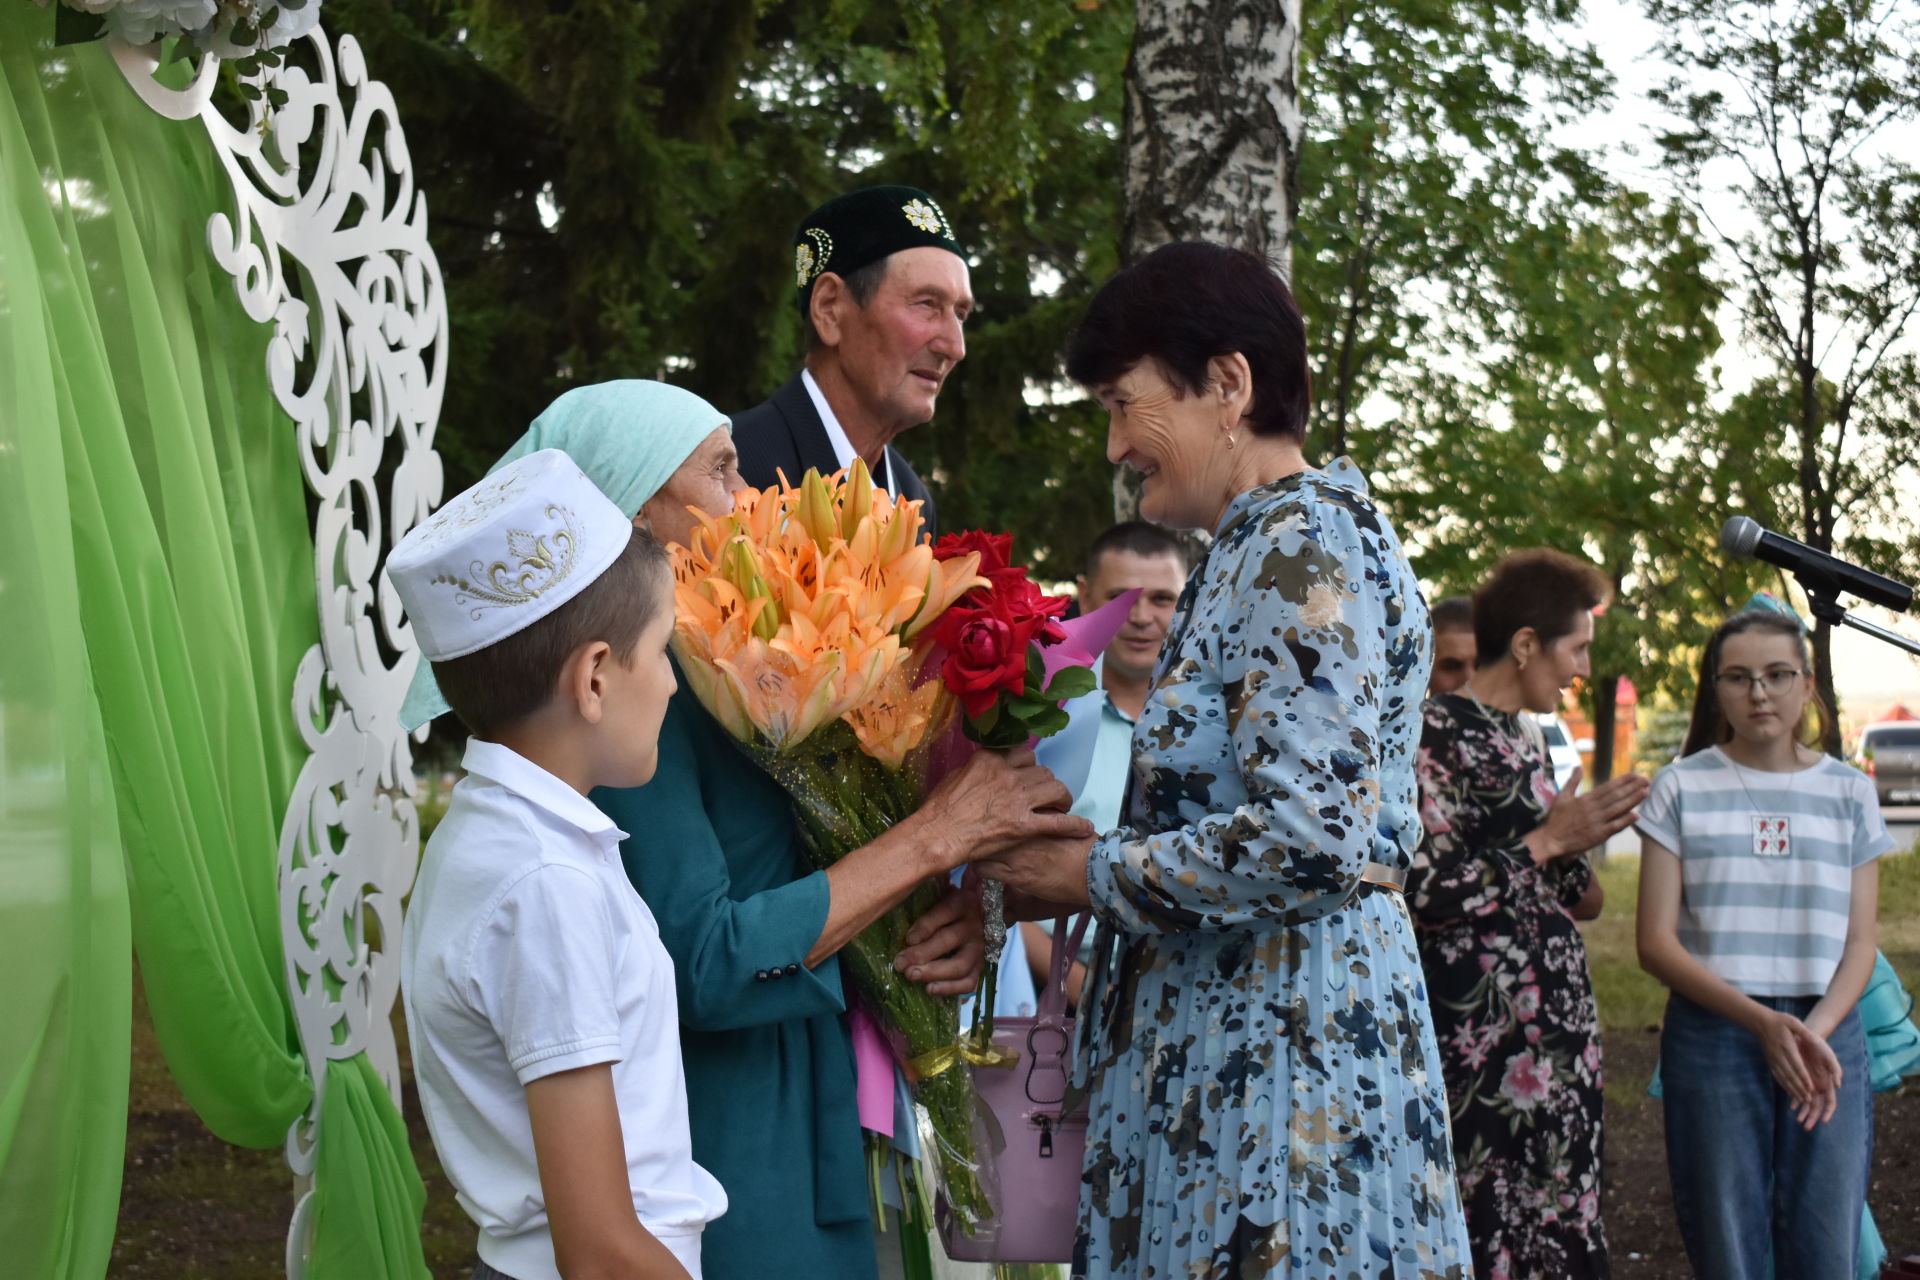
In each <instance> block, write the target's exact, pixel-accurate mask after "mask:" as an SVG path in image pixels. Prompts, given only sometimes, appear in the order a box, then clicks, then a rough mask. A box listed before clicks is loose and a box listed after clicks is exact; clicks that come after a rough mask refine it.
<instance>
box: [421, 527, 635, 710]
mask: <svg viewBox="0 0 1920 1280" xmlns="http://www.w3.org/2000/svg"><path fill="white" fill-rule="evenodd" d="M670 578H671V570H670V569H669V567H668V565H667V551H666V548H665V547H663V546H661V545H660V543H659V542H658V541H657V540H656V539H655V538H654V536H653V535H652V534H650V533H648V532H647V531H646V530H644V529H635V530H634V531H633V536H632V537H631V539H629V541H628V542H627V545H626V547H625V548H623V549H622V550H621V552H620V554H619V556H618V557H616V558H615V559H614V562H613V563H612V564H610V565H608V566H607V570H606V572H604V573H602V574H601V575H600V576H599V577H598V578H596V579H594V581H593V583H592V584H591V585H590V586H588V587H587V588H586V589H585V590H584V591H582V592H581V593H580V594H579V595H577V596H575V597H574V598H573V599H571V600H569V601H567V602H566V603H565V604H563V605H561V606H560V607H559V608H558V609H555V610H554V611H553V612H552V613H550V614H548V615H547V616H546V617H544V618H542V619H540V620H539V621H538V622H536V623H534V624H533V625H531V626H529V627H526V628H524V629H523V630H520V631H516V632H514V633H513V634H512V635H510V636H508V637H507V638H506V639H504V640H501V641H499V642H497V643H495V644H490V645H488V646H487V647H486V648H484V649H480V650H477V651H476V652H473V653H469V654H467V655H466V656H465V657H461V658H453V659H450V660H448V661H446V662H436V663H434V664H433V678H434V680H435V682H436V683H438V684H439V686H440V693H441V694H442V696H444V697H445V698H446V700H447V705H448V706H449V707H452V708H453V713H454V714H455V715H457V716H459V717H460V722H461V723H462V724H464V725H466V726H467V732H468V733H471V734H473V735H474V736H475V737H478V738H489V737H492V736H493V735H495V734H497V733H499V732H501V731H502V730H504V729H510V728H512V727H513V726H514V725H515V724H518V723H519V722H520V721H522V720H524V719H526V718H527V717H528V716H530V715H532V714H533V713H534V712H536V711H538V710H540V709H541V708H542V707H544V706H546V705H547V702H548V701H549V700H550V699H551V698H552V697H553V696H554V692H555V689H556V687H557V686H558V683H559V680H560V669H561V668H562V667H563V666H565V665H566V662H567V659H568V658H570V657H572V656H573V655H574V653H576V652H577V651H578V650H579V649H580V647H581V646H582V645H586V644H592V643H593V642H594V641H596V640H604V641H606V642H607V646H608V647H609V648H611V649H612V650H613V651H614V653H615V654H617V655H619V658H620V660H621V661H622V662H625V661H627V659H628V658H629V657H630V656H631V655H632V653H633V648H634V646H635V645H636V644H638V643H639V640H640V633H641V632H642V631H645V630H646V629H647V626H648V624H649V623H651V622H652V621H653V619H654V614H655V613H656V611H657V610H656V604H655V602H656V599H657V595H658V588H659V585H660V583H661V582H662V581H666V580H670Z"/></svg>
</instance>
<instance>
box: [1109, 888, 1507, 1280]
mask: <svg viewBox="0 0 1920 1280" xmlns="http://www.w3.org/2000/svg"><path fill="white" fill-rule="evenodd" d="M1109 981H1110V988H1109V990H1108V991H1107V992H1106V993H1105V995H1104V998H1103V999H1102V1001H1101V1006H1102V1008H1101V1011H1100V1012H1098V1013H1094V1014H1093V1015H1092V1016H1094V1017H1095V1018H1096V1019H1098V1021H1097V1022H1096V1023H1095V1024H1094V1025H1093V1026H1091V1027H1089V1029H1088V1030H1089V1038H1088V1045H1089V1052H1090V1054H1091V1060H1090V1063H1089V1072H1090V1074H1089V1077H1088V1084H1089V1112H1090V1115H1089V1126H1088V1135H1087V1158H1086V1164H1085V1167H1084V1173H1083V1185H1082V1188H1081V1196H1080V1230H1079V1241H1078V1244H1077V1247H1076V1257H1075V1261H1074V1267H1073V1275H1074V1277H1075V1280H1108V1278H1109V1277H1113V1278H1116V1280H1117V1278H1120V1277H1125V1278H1126V1280H1264V1278H1266V1277H1283V1276H1284V1277H1313V1278H1314V1280H1381V1278H1385V1277H1391V1278H1393V1280H1402V1278H1405V1280H1414V1278H1416V1277H1418V1278H1421V1280H1426V1278H1429V1277H1432V1278H1441V1277H1444V1278H1445V1280H1468V1277H1470V1276H1471V1275H1472V1263H1471V1256H1472V1255H1471V1251H1470V1249H1469V1247H1468V1244H1467V1237H1466V1227H1465V1223H1464V1220H1463V1218H1462V1216H1461V1210H1460V1202H1459V1197H1458V1192H1457V1189H1456V1187H1455V1184H1454V1176H1453V1159H1452V1153H1451V1148H1450V1142H1449V1138H1448V1132H1447V1099H1446V1087H1445V1083H1444V1078H1443V1076H1442V1074H1441V1067H1440V1058H1439V1054H1438V1052H1437V1050H1436V1047H1435V1043H1434V1036H1433V1029H1432V1024H1431V1020H1430V1018H1429V1015H1428V1009H1427V997H1426V991H1425V987H1424V982H1423V979H1422V976H1421V970H1420V960H1419V955H1418V952H1417V950H1416V949H1415V946H1414V937H1413V924H1412V921H1411V920H1410V919H1409V918H1408V916H1407V913H1406V909H1405V907H1404V906H1403V905H1402V903H1401V901H1400V899H1399V897H1398V896H1397V895H1395V894H1392V893H1389V892H1385V891H1380V890H1375V889H1372V888H1371V887H1368V888H1363V890H1362V892H1361V893H1360V894H1359V895H1358V896H1356V897H1355V898H1354V899H1353V900H1352V901H1351V902H1349V903H1348V904H1347V905H1346V906H1344V907H1342V908H1340V909H1339V910H1337V911H1335V912H1333V913H1332V914H1331V915H1328V916H1326V917H1323V918H1321V919H1319V920H1314V921H1309V922H1306V923H1304V924H1299V925H1291V926H1274V927H1271V928H1264V929H1240V930H1231V931H1217V932H1192V933H1180V934H1157V935H1148V936H1139V937H1134V938H1130V939H1128V940H1127V943H1126V945H1125V948H1124V950H1123V952H1122V955H1121V958H1120V960H1119V961H1118V963H1117V965H1116V966H1115V968H1114V971H1113V973H1112V974H1111V976H1110V980H1109Z"/></svg>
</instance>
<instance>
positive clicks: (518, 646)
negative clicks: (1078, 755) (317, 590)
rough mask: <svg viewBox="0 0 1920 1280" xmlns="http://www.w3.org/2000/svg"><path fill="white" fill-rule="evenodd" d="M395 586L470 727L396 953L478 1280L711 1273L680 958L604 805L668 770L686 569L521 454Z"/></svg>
mask: <svg viewBox="0 0 1920 1280" xmlns="http://www.w3.org/2000/svg"><path fill="white" fill-rule="evenodd" d="M387 574H388V576H389V578H391V580H392V582H393V586H394V590H395V591H397V592H398V593H399V595H400V599H401V601H402V602H403V603H404V604H405V605H406V607H407V614H408V617H409V618H410V619H411V621H412V623H413V629H414V634H415V635H416V636H417V637H418V639H419V641H420V649H421V653H422V654H423V655H424V656H425V657H426V658H427V659H429V660H431V661H432V663H433V674H434V677H435V679H436V680H437V681H438V683H439V686H440V690H441V692H442V693H443V694H444V695H445V697H446V700H447V702H448V703H449V704H451V706H452V708H453V710H454V712H455V713H456V714H457V715H459V717H460V719H461V720H462V721H464V722H465V723H466V726H467V728H468V730H469V731H471V733H472V735H473V736H472V739H471V741H470V742H469V743H468V746H467V754H466V759H465V761H464V765H465V768H466V771H467V777H466V778H465V779H464V780H462V781H461V783H460V784H459V785H458V786H457V787H455V788H454V792H453V800H452V802H451V804H450V805H449V807H448V809H447V814H446V817H445V818H443V819H442V820H441V822H440V825H439V827H438V828H436V829H435V831H434V833H433V838H432V839H431V840H429V841H428V842H427V848H426V852H425V854H424V855H423V856H422V859H421V865H420V876H419V880H418V882H417V883H416V885H415V887H414V891H413V901H412V906H411V908H410V909H409V911H408V913H407V918H406V927H405V930H404V936H403V939H402V942H401V948H400V975H401V982H402V984H403V985H404V987H405V990H406V1008H407V1030H408V1034H409V1036H410V1038H411V1041H412V1048H413V1062H414V1071H415V1076H416V1079H417V1081H418V1084H419V1089H420V1100H421V1105H422V1108H423V1109H424V1110H425V1112H426V1117H427V1127H428V1129H429V1130H431V1132H432V1134H433V1143H434V1146H435V1147H436V1148H437V1149H438V1151H439V1153H440V1158H441V1162H442V1164H444V1166H445V1167H446V1171H447V1174H448V1176H449V1177H450V1178H451V1179H452V1181H453V1184H454V1188H455V1190H456V1191H457V1192H458V1193H459V1199H460V1205H461V1207H462V1208H464V1209H465V1210H466V1211H467V1214H468V1216H470V1217H471V1218H473V1220H474V1222H475V1223H476V1224H477V1225H478V1227H479V1241H478V1247H479V1253H480V1266H479V1268H478V1269H477V1270H476V1271H475V1273H474V1275H475V1277H476V1280H495V1278H497V1277H507V1278H509V1280H560V1277H561V1276H562V1275H563V1274H565V1275H581V1274H594V1275H601V1274H605V1275H619V1276H633V1277H646V1278H647V1280H700V1233H701V1230H702V1228H703V1227H704V1226H705V1224H707V1223H708V1222H711V1221H712V1220H713V1219H715V1218H717V1217H719V1216H720V1215H721V1214H722V1213H723V1212H725V1211H726V1205H727V1200H726V1194H725V1192H723V1191H722V1190H721V1189H720V1185H719V1183H717V1182H715V1181H714V1179H713V1178H712V1177H711V1176H710V1175H709V1174H708V1173H707V1171H706V1170H704V1169H702V1168H701V1167H700V1166H699V1165H697V1164H695V1163H694V1161H693V1154H692V1144H691V1142H690V1140H689V1137H688V1132H687V1101H686V1080H685V1077H684V1075H683V1073H682V1069H681V1065H680V1039H679V1011H678V1008H677V1005H676V1000H675V995H674V978H673V962H672V960H671V959H669V957H668V955H667V953H666V950H665V949H664V948H663V947H662V946H661V944H660V935H659V930H658V928H657V927H656V925H655V923H654V919H653V916H652V914H651V913H650V912H649V911H648V910H647V908H646V906H645V904H643V903H642V902H641V900H640V898H639V895H637V894H636V893H635V892H634V891H633V888H632V886H631V884H629V882H628V880H627V877H626V873H625V871H624V870H623V869H622V867H621V863H620V842H621V841H622V840H624V839H626V838H627V836H626V833H625V832H623V831H621V830H620V829H619V828H618V827H616V826H615V825H614V824H613V823H612V821H611V820H609V819H608V818H607V817H606V816H605V815H603V814H602V813H601V812H600V810H599V809H598V808H596V807H595V806H594V805H593V804H592V803H591V802H589V801H588V799H587V792H589V791H591V790H592V789H593V788H595V787H602V786H606V787H633V786H639V785H641V784H642V783H645V782H646V781H647V780H648V779H649V778H651V777H652V776H653V772H654V764H655V760H656V756H657V751H658V739H659V732H660V721H661V717H662V716H663V715H664V714H665V712H666V706H667V700H668V698H669V697H671V696H672V694H673V691H674V687H675V682H674V675H673V668H672V665H671V664H670V663H669V661H668V658H667V639H668V636H669V634H670V633H671V631H672V628H673V596H672V580H671V575H670V573H669V570H668V568H667V560H666V554H665V552H664V551H663V550H662V549H661V547H660V545H659V544H658V543H657V542H655V541H654V540H653V539H652V538H651V537H649V536H648V535H647V534H645V533H643V532H640V531H638V530H635V529H634V528H633V526H632V524H631V522H630V521H629V520H628V518H627V517H626V516H625V515H623V514H622V513H621V511H620V509H619V508H618V507H616V506H614V505H613V503H611V502H610V501H608V500H607V498H605V497H604V496H603V495H602V494H601V493H600V491H599V490H598V489H597V488H595V486H594V485H593V483H592V481H590V480H588V479H587V477H586V476H584V475H583V474H581V472H580V468H579V467H578V466H577V465H576V464H575V463H574V462H573V461H572V460H571V459H570V458H568V457H567V456H566V455H565V454H563V453H561V452H559V451H558V450H553V449H547V450H542V451H541V452H538V453H533V454H529V455H528V456H526V457H524V458H521V459H519V460H518V461H515V462H513V463H511V464H509V465H508V466H505V467H502V468H501V469H500V470H498V471H496V472H494V473H493V474H492V475H490V476H488V477H487V478H486V479H485V480H483V481H482V482H480V483H479V484H478V485H475V486H474V487H473V488H471V489H469V490H467V491H466V492H465V493H463V494H461V495H460V496H458V497H457V498H455V499H453V501H451V502H449V503H447V504H446V506H444V507H442V508H441V509H440V510H439V512H437V513H436V514H435V515H434V516H433V517H432V518H431V519H429V520H428V521H426V523H424V524H422V525H421V526H420V527H419V528H417V529H415V530H413V531H412V532H411V533H409V534H408V535H407V536H406V537H404V538H402V539H401V540H400V543H399V545H398V546H396V547H395V548H394V550H393V553H392V555H390V556H389V557H388V559H387Z"/></svg>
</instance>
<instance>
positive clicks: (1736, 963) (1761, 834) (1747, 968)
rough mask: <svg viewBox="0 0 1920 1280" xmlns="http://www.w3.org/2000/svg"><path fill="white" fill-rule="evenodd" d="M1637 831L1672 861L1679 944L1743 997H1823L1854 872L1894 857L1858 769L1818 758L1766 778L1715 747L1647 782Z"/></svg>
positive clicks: (1841, 938)
mask: <svg viewBox="0 0 1920 1280" xmlns="http://www.w3.org/2000/svg"><path fill="white" fill-rule="evenodd" d="M1743 784H1744V785H1743ZM1638 828H1639V831H1640V834H1641V835H1643V836H1646V837H1648V838H1649V839H1652V840H1654V841H1657V842H1658V843H1659V844H1661V845H1663V846H1665V847H1666V848H1668V849H1670V850H1672V851H1673V852H1674V853H1675V854H1677V855H1679V858H1680V872H1681V877H1682V882H1683V888H1682V892H1681V897H1680V920H1679V935H1680V945H1681V946H1683V947H1685V948H1686V949H1687V951H1688V953H1689V954H1690V955H1692V956H1693V957H1694V958H1695V959H1696V960H1698V961H1700V963H1702V964H1704V965H1705V966H1706V967H1707V968H1708V969H1709V970H1711V971H1712V972H1713V973H1714V974H1716V975H1717V976H1719V977H1720V978H1722V979H1724V980H1725V981H1726V982H1727V983H1728V984H1729V985H1731V986H1732V987H1734V988H1735V989H1737V990H1739V991H1741V992H1744V993H1745V994H1747V995H1750V996H1818V995H1824V994H1825V993H1826V990H1827V984H1828V983H1830V982H1832V981H1833V974H1834V970H1835V969H1837V968H1839V966H1840V953H1841V951H1842V950H1844V949H1845V947H1846V941H1847V908H1848V904H1849V903H1850V902H1851V901H1852V897H1853V872H1854V868H1856V867H1860V866H1864V865H1865V864H1867V863H1868V862H1871V861H1872V860H1873V859H1875V858H1877V857H1879V856H1880V855H1881V854H1883V853H1885V852H1886V851H1887V850H1888V849H1890V848H1892V847H1893V838H1892V837H1891V836H1889V835H1888V834H1887V824H1886V822H1885V821H1884V820H1882V818H1881V817H1880V806H1879V803H1878V802H1877V800H1876V798H1875V796H1874V793H1873V783H1872V782H1870V781H1869V780H1868V778H1867V776H1866V775H1865V774H1863V773H1861V772H1860V771H1859V770H1858V769H1855V768H1853V767H1852V766H1851V765H1846V764H1842V763H1841V762H1840V761H1838V760H1835V759H1833V758H1832V757H1831V756H1823V757H1822V758H1821V760H1820V763H1818V764H1816V765H1812V766H1810V767H1808V768H1806V769H1803V770H1801V771H1799V772H1798V773H1766V772H1762V771H1761V770H1758V769H1742V768H1740V767H1739V766H1737V765H1735V764H1734V762H1733V761H1732V760H1730V759H1729V758H1728V757H1727V755H1726V753H1725V752H1723V751H1721V750H1720V748H1718V747H1709V748H1708V749H1707V750H1705V751H1701V752H1697V753H1695V754H1693V755H1690V756H1688V757H1687V758H1686V759H1684V760H1681V761H1678V762H1677V763H1674V764H1670V765H1668V766H1667V767H1666V768H1664V769H1662V770H1661V771H1660V772H1659V774H1658V775H1656V776H1655V777H1654V780H1653V790H1652V791H1651V792H1649V793H1648V795H1647V799H1646V802H1645V803H1644V804H1642V805H1641V806H1640V821H1639V823H1638Z"/></svg>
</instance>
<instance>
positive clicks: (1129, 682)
mask: <svg viewBox="0 0 1920 1280" xmlns="http://www.w3.org/2000/svg"><path fill="white" fill-rule="evenodd" d="M1186 581H1187V553H1186V548H1185V547H1183V546H1182V545H1181V544H1180V540H1179V539H1178V538H1176V537H1174V535H1173V534H1171V533H1169V532H1167V531H1166V530H1165V529H1163V528H1161V527H1160V526H1159V525H1156V524H1148V523H1147V522H1146V521H1144V520H1130V521H1128V522H1127V523H1125V524H1117V525H1114V526H1113V527H1112V528H1111V529H1108V530H1107V531H1106V532H1105V533H1103V534H1101V535H1100V536H1099V537H1098V538H1096V539H1094V542H1093V546H1092V547H1091V548H1090V549H1089V550H1088V551H1087V562H1086V572H1084V573H1082V574H1081V575H1080V581H1079V587H1080V612H1081V613H1092V612H1093V611H1094V610H1095V609H1098V608H1099V607H1100V606H1101V605H1103V604H1105V603H1107V601H1109V600H1111V599H1113V598H1114V597H1115V596H1117V595H1119V594H1120V593H1121V592H1123V591H1131V590H1133V589H1134V588H1135V587H1138V588H1139V589H1140V598H1139V599H1138V600H1137V601H1135V602H1134V606H1133V612H1132V613H1130V614H1129V615H1128V616H1127V624H1126V625H1125V626H1124V627H1122V628H1120V632H1119V634H1118V635H1116V636H1114V638H1113V643H1112V644H1110V645H1108V646H1107V651H1106V652H1105V653H1104V654H1102V655H1101V657H1100V662H1099V665H1098V666H1097V667H1096V668H1095V669H1094V674H1095V675H1096V676H1097V677H1098V679H1099V681H1100V684H1099V687H1098V688H1096V689H1095V690H1094V691H1093V692H1092V693H1090V694H1088V695H1086V697H1085V698H1084V699H1082V700H1079V701H1077V702H1076V703H1075V704H1074V705H1073V706H1072V707H1071V710H1072V711H1074V712H1075V713H1076V714H1090V713H1091V712H1092V711H1094V710H1095V709H1096V708H1097V710H1098V712H1099V716H1100V727H1099V731H1098V734H1099V736H1098V741H1097V742H1096V744H1095V746H1094V749H1093V752H1092V755H1091V757H1090V759H1089V763H1088V766H1087V772H1086V776H1085V777H1084V778H1080V779H1073V778H1064V777H1063V778H1062V779H1061V781H1062V782H1065V783H1066V784H1067V788H1068V789H1069V790H1070V791H1072V792H1073V800H1074V803H1073V811H1074V812H1075V813H1077V814H1079V815H1081V816H1082V817H1085V818H1087V819H1088V820H1089V821H1091V822H1092V823H1093V825H1094V826H1095V827H1096V828H1097V829H1099V830H1101V831H1111V830H1112V829H1113V828H1115V827H1117V826H1119V825H1120V805H1121V802H1122V800H1123V798H1124V797H1125V794H1126V789H1127V774H1128V772H1129V769H1130V767H1131V760H1132V756H1133V745H1132V744H1133V722H1134V720H1136V719H1137V718H1138V717H1139V715H1140V710H1141V708H1142V707H1144V706H1145V705H1146V701H1147V690H1148V688H1149V687H1150V686H1151V685H1152V683H1153V666H1154V663H1156V662H1158V661H1159V659H1160V646H1161V644H1162V643H1163V642H1164V641H1165V640H1166V638H1167V627H1168V626H1169V624H1171V623H1172V621H1173V607H1174V605H1175V604H1177V603H1179V600H1180V591H1181V588H1183V587H1184V586H1185V585H1186Z"/></svg>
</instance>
